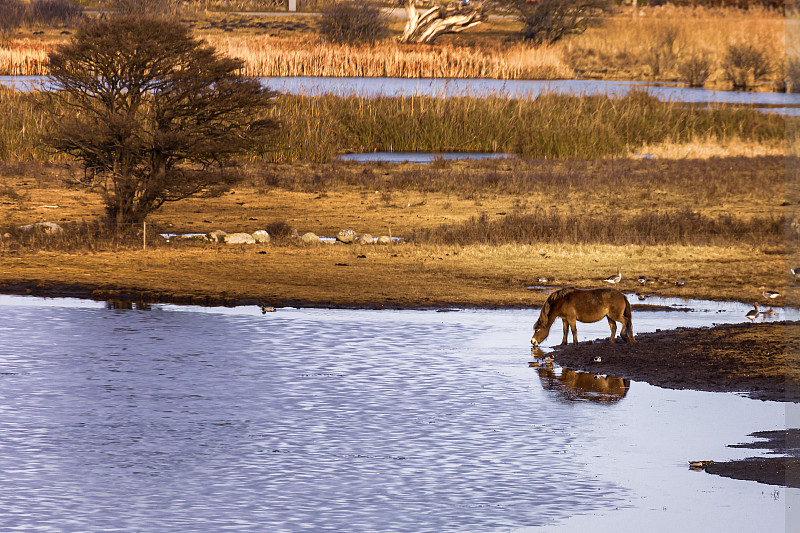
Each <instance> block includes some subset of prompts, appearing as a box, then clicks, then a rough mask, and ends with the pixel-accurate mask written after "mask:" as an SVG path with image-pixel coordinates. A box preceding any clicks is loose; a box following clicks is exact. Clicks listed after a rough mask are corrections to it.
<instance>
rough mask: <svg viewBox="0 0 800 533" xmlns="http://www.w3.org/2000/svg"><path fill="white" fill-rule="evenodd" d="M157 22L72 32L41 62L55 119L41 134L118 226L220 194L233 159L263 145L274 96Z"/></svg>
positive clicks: (129, 19)
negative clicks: (100, 197)
mask: <svg viewBox="0 0 800 533" xmlns="http://www.w3.org/2000/svg"><path fill="white" fill-rule="evenodd" d="M241 64H242V62H241V61H240V60H237V59H231V58H227V57H223V56H221V55H219V54H218V53H217V52H216V50H214V49H213V48H212V47H210V46H208V45H207V44H206V43H204V42H203V41H200V40H198V39H195V38H194V37H192V36H191V34H190V32H189V29H188V28H187V27H186V26H185V25H183V24H179V23H176V22H174V21H167V20H165V19H158V18H148V17H135V16H118V17H111V18H109V19H106V20H100V21H97V22H94V23H92V24H89V25H86V26H83V27H81V28H80V29H79V30H78V31H77V32H76V34H75V36H74V37H73V39H72V41H71V42H70V43H69V44H66V45H63V46H61V47H59V49H58V50H57V51H56V52H54V53H52V54H51V55H50V75H51V78H52V80H53V84H54V89H53V91H52V92H51V93H50V94H51V96H52V99H53V101H54V102H53V103H54V105H53V109H54V110H55V111H54V112H55V113H56V116H55V117H54V120H53V124H52V126H51V127H50V130H49V132H48V134H47V135H46V137H45V142H47V143H48V144H49V145H50V146H51V147H53V148H54V149H55V150H57V151H60V152H64V153H66V154H69V155H71V156H73V157H74V158H75V159H77V160H78V161H81V162H82V163H83V166H84V168H85V172H86V176H87V178H86V182H87V184H88V185H91V186H93V187H98V188H99V189H100V190H101V191H102V192H103V194H104V199H105V202H106V209H107V212H108V215H109V217H110V218H112V219H113V220H116V222H117V223H118V224H123V223H137V222H141V221H142V220H144V219H145V217H146V216H147V214H148V213H150V212H152V211H153V210H155V209H158V208H159V207H160V206H161V205H162V204H164V203H165V202H171V201H177V200H181V199H183V198H187V197H189V196H193V195H197V194H214V193H216V192H219V191H222V190H225V189H226V188H227V187H228V186H229V185H230V183H232V180H233V173H231V172H230V171H229V170H230V167H231V163H232V161H233V158H234V156H236V155H238V154H241V153H242V152H244V151H245V150H248V149H252V148H254V147H256V146H259V147H262V148H263V147H264V143H266V142H268V138H269V136H270V134H272V133H273V132H274V131H275V129H276V127H277V126H276V124H275V123H274V121H272V120H269V119H267V118H265V116H266V110H267V109H268V108H269V107H270V106H271V105H272V98H273V96H274V95H275V93H273V92H272V91H269V90H267V89H265V88H264V87H262V86H261V84H260V83H259V81H258V80H257V79H254V78H245V77H240V76H238V75H237V71H238V69H240V68H241Z"/></svg>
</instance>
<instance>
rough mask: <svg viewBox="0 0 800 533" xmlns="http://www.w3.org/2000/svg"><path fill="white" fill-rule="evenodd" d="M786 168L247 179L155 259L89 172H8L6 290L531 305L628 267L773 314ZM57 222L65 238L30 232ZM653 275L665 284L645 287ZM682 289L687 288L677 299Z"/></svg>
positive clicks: (568, 166) (544, 168) (713, 162)
mask: <svg viewBox="0 0 800 533" xmlns="http://www.w3.org/2000/svg"><path fill="white" fill-rule="evenodd" d="M784 168H785V162H784V159H783V158H782V157H762V158H727V159H708V160H674V161H669V160H628V159H609V160H601V161H569V160H568V161H558V160H556V161H554V160H535V161H522V160H517V161H492V162H473V163H464V162H462V163H448V164H441V165H434V166H424V167H423V166H418V165H359V164H352V163H346V164H345V163H337V164H326V165H317V164H293V165H270V164H264V163H250V164H248V165H246V166H245V167H244V168H243V170H242V171H243V176H242V177H243V181H242V183H241V184H240V185H239V186H237V187H236V188H235V189H234V190H233V191H231V193H229V194H225V195H223V196H220V197H217V198H204V199H199V198H198V199H192V200H186V201H182V202H177V203H175V204H169V205H166V206H164V208H162V209H161V210H159V211H158V212H156V213H154V214H153V216H152V217H150V219H149V220H148V228H149V231H150V234H149V239H148V248H147V249H146V250H142V249H141V248H142V239H141V233H140V232H139V231H140V229H141V228H131V229H130V232H128V233H127V234H123V235H119V234H116V233H113V232H108V231H106V230H105V229H104V227H103V225H102V224H100V223H99V222H95V221H96V220H97V219H98V218H99V217H101V216H102V213H103V207H102V203H101V201H100V198H99V195H98V194H97V193H94V192H91V191H86V190H84V189H80V188H77V187H76V186H75V185H73V183H74V179H75V178H76V177H79V175H80V174H79V173H75V174H73V173H71V172H70V171H68V170H67V169H64V168H62V167H60V166H45V165H41V164H39V163H28V164H21V163H15V164H5V165H2V166H0V220H3V221H5V223H4V224H3V225H2V228H0V234H2V233H4V232H8V233H10V234H12V235H13V236H12V238H10V239H0V285H3V286H6V287H8V286H12V285H13V286H17V287H20V288H22V290H24V289H26V288H30V289H34V288H35V287H43V288H44V290H51V289H53V288H54V287H58V286H73V287H74V286H77V287H79V288H83V290H84V291H85V294H91V292H92V291H93V290H95V289H97V290H100V292H99V293H97V296H98V297H100V296H103V297H105V296H109V295H111V296H113V295H114V294H127V295H130V294H133V293H136V292H148V293H150V296H149V297H154V298H155V297H157V298H159V299H165V300H170V301H181V302H194V303H203V302H205V301H213V302H217V303H219V302H223V303H224V302H226V301H227V302H230V303H233V302H234V301H252V300H256V299H265V300H268V301H271V302H274V303H275V304H281V303H286V302H305V303H314V304H319V305H379V306H383V305H389V306H412V307H413V306H419V305H453V304H458V305H533V304H536V303H541V301H542V300H543V299H544V297H545V295H546V291H545V292H537V291H530V290H526V289H525V287H527V286H530V285H540V283H539V282H538V281H537V278H538V277H546V278H548V279H549V280H550V281H549V282H548V285H551V286H564V285H575V286H580V287H592V286H598V285H599V284H601V283H602V282H601V281H600V280H601V279H602V278H604V277H606V276H608V275H610V274H612V273H614V272H616V268H617V267H618V266H619V267H621V268H622V272H623V278H624V280H625V281H624V282H623V284H622V285H621V288H622V289H624V290H627V291H636V292H641V293H646V294H660V295H664V296H687V297H695V298H718V299H739V300H746V301H758V300H759V298H761V296H760V294H761V293H760V291H759V290H758V289H759V287H760V286H761V285H766V286H769V287H772V288H774V289H776V290H781V291H783V290H784V287H785V286H786V285H785V283H786V282H785V280H786V275H787V269H786V257H787V255H786V252H785V248H784V244H783V240H782V228H783V227H784V226H783V225H782V224H781V223H780V222H779V221H780V220H781V219H782V218H784V217H786V216H788V215H789V214H788V213H786V212H785V210H786V209H789V208H787V207H785V206H782V205H781V204H782V202H783V199H784V198H785V195H784V186H785V185H784V174H783V173H784V170H783V169H784ZM556 211H557V212H558V213H560V214H559V215H558V217H555V218H551V219H547V220H549V221H550V222H551V223H552V222H553V221H555V222H559V220H560V221H561V223H560V226H552V225H551V226H550V227H546V226H543V225H541V224H539V223H538V221H540V220H541V217H542V215H544V216H545V217H547V216H549V215H550V214H552V213H554V212H556ZM731 213H732V214H733V215H730V214H731ZM559 217H560V218H559ZM636 219H641V220H650V221H651V222H652V223H651V224H650V228H651V229H657V230H658V231H661V232H666V234H651V235H649V237H648V236H646V235H644V236H643V235H640V234H638V232H636V231H633V230H634V229H636V228H634V227H633V226H631V225H630V224H629V222H630V221H631V220H636ZM43 220H52V221H56V222H59V223H60V224H62V225H63V226H64V228H65V233H64V234H62V235H59V236H57V237H54V238H50V237H45V236H41V235H40V236H24V235H23V234H21V232H20V231H19V230H17V229H16V228H17V226H19V225H22V224H25V223H30V222H37V221H43ZM547 220H545V221H547ZM580 221H584V222H581V224H585V225H581V226H580V227H578V231H579V233H578V239H577V242H576V239H575V234H574V231H575V226H574V223H575V222H580ZM665 221H667V222H669V224H667V223H665ZM673 221H680V222H681V224H682V225H679V226H678V227H677V228H674V227H671V224H672V222H673ZM765 221H766V222H765ZM764 224H766V225H764ZM665 226H666V227H665ZM281 227H283V228H286V227H289V228H296V229H297V230H298V231H299V232H300V233H304V232H307V231H313V232H315V233H317V234H318V235H329V236H332V235H335V234H336V233H337V232H338V231H339V230H340V229H342V228H352V229H354V230H356V231H357V232H358V233H371V234H373V235H376V236H377V235H383V234H389V233H391V234H392V235H394V236H401V237H411V236H414V235H418V237H417V238H415V239H412V241H411V242H410V243H406V244H403V245H395V246H391V247H390V246H375V245H372V246H367V245H354V246H343V245H340V246H329V245H319V246H306V245H302V244H300V243H299V242H297V241H296V240H295V239H291V238H286V237H281V233H280V232H279V231H277V229H278V228H281ZM260 228H269V229H270V230H271V231H273V228H275V230H276V231H273V237H274V239H273V242H272V243H271V244H269V245H258V246H228V245H218V244H212V243H198V242H176V241H172V242H169V243H168V242H165V241H163V240H160V239H157V238H156V235H155V234H156V233H157V232H159V231H163V232H175V233H181V232H192V233H198V232H199V233H206V232H210V231H212V230H215V229H223V230H224V231H227V232H235V231H249V232H252V231H254V230H256V229H260ZM442 228H444V230H443V229H442ZM598 228H600V229H601V230H600V231H597V230H598ZM476 229H477V230H479V231H476ZM483 230H486V231H483ZM585 230H593V231H595V233H584V231H585ZM446 231H454V232H456V234H457V235H460V236H458V237H457V238H452V237H449V236H447V235H446V234H444V235H443V233H442V232H445V233H446ZM715 231H716V234H714V232H715ZM459 232H460V233H459ZM426 233H428V236H426V235H425V234H426ZM476 236H477V238H476ZM648 239H651V240H648ZM362 256H363V257H362ZM640 275H644V276H647V277H648V278H649V279H652V280H654V281H655V283H653V284H651V285H647V286H645V287H640V286H639V285H638V283H636V282H635V280H636V278H637V277H638V276H640ZM678 279H684V280H686V284H685V285H684V286H681V287H679V286H676V285H675V283H674V282H675V281H676V280H678ZM48 287H49V288H50V289H48ZM115 291H116V292H115ZM207 298H211V299H212V300H207ZM783 301H784V300H783V299H781V300H779V302H777V303H782V302H783Z"/></svg>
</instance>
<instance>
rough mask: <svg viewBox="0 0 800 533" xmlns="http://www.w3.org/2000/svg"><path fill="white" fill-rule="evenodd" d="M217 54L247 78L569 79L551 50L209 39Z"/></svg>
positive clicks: (519, 45)
mask: <svg viewBox="0 0 800 533" xmlns="http://www.w3.org/2000/svg"><path fill="white" fill-rule="evenodd" d="M208 41H209V42H210V43H211V44H212V45H213V46H215V47H216V48H217V49H218V50H220V51H221V52H223V53H225V54H227V55H230V56H233V57H238V58H241V59H243V60H244V61H245V67H244V74H246V75H248V76H330V77H356V76H361V77H400V78H444V77H447V78H496V79H560V78H568V77H571V76H572V70H571V69H569V68H568V67H567V66H566V65H565V64H564V63H563V61H562V60H561V56H560V52H557V51H556V50H555V49H554V48H552V47H539V48H534V47H531V46H528V45H523V44H518V45H513V46H504V47H500V46H496V47H493V48H488V49H479V48H468V47H455V46H452V45H441V46H435V47H434V46H427V45H401V44H398V43H396V42H394V41H382V42H379V43H377V44H375V45H368V44H360V45H359V44H333V43H329V42H325V41H323V40H321V39H319V38H317V37H313V38H307V37H306V38H298V37H291V38H277V37H264V36H225V37H221V36H209V37H208Z"/></svg>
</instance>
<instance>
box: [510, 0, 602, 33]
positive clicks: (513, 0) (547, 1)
mask: <svg viewBox="0 0 800 533" xmlns="http://www.w3.org/2000/svg"><path fill="white" fill-rule="evenodd" d="M503 3H504V4H506V5H507V7H508V8H509V9H510V10H511V12H512V13H513V16H514V17H516V18H517V19H518V20H519V21H520V22H522V24H523V29H522V38H523V39H525V40H526V41H531V42H533V43H534V44H544V43H554V42H556V41H559V40H561V38H562V37H564V36H566V35H569V34H571V33H582V32H583V31H585V30H586V28H588V27H589V25H590V24H596V23H599V22H600V19H599V18H598V17H595V16H594V15H596V14H597V13H598V12H601V11H604V10H606V9H608V7H609V4H610V2H608V0H537V1H536V2H531V1H528V0H505V2H503Z"/></svg>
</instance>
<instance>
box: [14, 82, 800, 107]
mask: <svg viewBox="0 0 800 533" xmlns="http://www.w3.org/2000/svg"><path fill="white" fill-rule="evenodd" d="M262 81H263V83H264V84H265V85H267V86H268V87H270V88H271V89H274V90H276V91H280V92H284V93H289V94H310V95H321V94H338V95H341V96H347V95H352V94H357V95H362V96H370V97H374V96H378V95H384V96H413V95H427V96H447V97H452V96H488V95H495V96H500V97H507V98H532V97H535V96H537V95H539V94H543V93H550V92H555V93H561V94H574V95H594V94H607V95H611V96H618V97H621V96H624V95H626V94H627V93H628V92H630V91H631V90H633V89H637V90H644V91H647V92H648V93H650V94H652V95H653V96H655V97H657V98H659V99H660V100H664V101H672V102H685V103H695V104H714V103H727V104H741V105H753V106H756V107H758V108H760V109H761V110H763V111H768V112H774V113H781V114H788V115H797V114H798V113H800V109H798V106H800V94H798V93H789V94H785V93H756V92H740V91H711V90H707V89H691V88H687V87H676V86H669V85H652V84H648V83H646V82H635V81H603V80H494V79H464V78H325V77H273V78H262ZM0 85H5V86H10V87H15V88H16V89H18V90H31V89H39V88H48V87H49V83H48V80H47V77H45V76H0ZM766 106H768V107H766Z"/></svg>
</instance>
